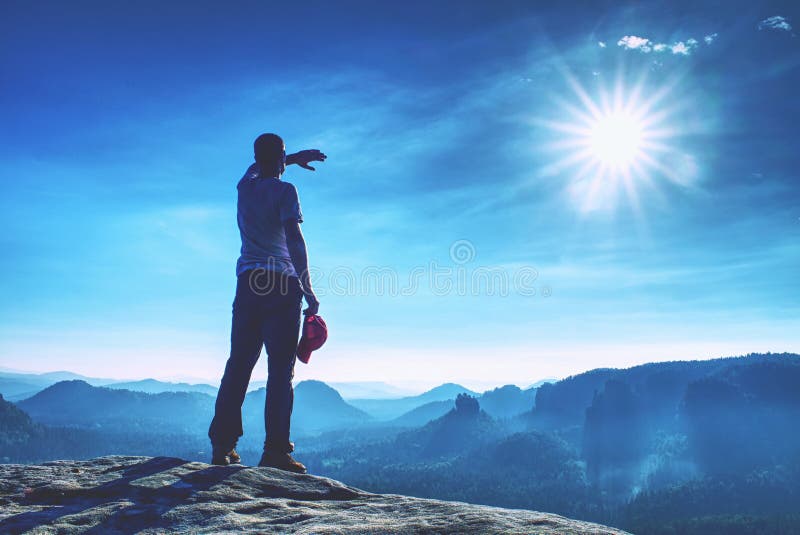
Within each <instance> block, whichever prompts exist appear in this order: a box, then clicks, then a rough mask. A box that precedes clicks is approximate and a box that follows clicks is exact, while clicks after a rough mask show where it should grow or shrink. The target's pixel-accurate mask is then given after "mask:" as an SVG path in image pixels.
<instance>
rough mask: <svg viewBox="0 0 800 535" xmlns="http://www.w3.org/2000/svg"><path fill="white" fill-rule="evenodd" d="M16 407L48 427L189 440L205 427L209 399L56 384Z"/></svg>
mask: <svg viewBox="0 0 800 535" xmlns="http://www.w3.org/2000/svg"><path fill="white" fill-rule="evenodd" d="M17 405H18V406H19V407H20V408H21V409H22V410H24V411H25V412H27V413H28V414H29V415H30V416H31V417H32V418H33V419H34V420H35V421H36V422H40V423H43V424H47V425H59V426H78V427H89V428H106V429H110V430H117V431H120V430H125V431H131V430H134V429H140V430H142V431H144V430H147V431H158V430H165V431H166V430H169V431H170V432H181V433H188V434H194V433H196V432H197V430H198V429H203V428H207V427H208V422H209V421H210V420H211V416H212V413H213V407H214V405H213V398H212V397H210V396H208V395H206V394H200V393H197V392H164V393H160V394H146V393H143V392H132V391H130V390H115V389H112V388H105V387H96V386H92V385H90V384H89V383H87V382H85V381H79V380H74V381H61V382H59V383H56V384H54V385H52V386H49V387H47V388H45V389H44V390H42V391H41V392H39V393H37V394H36V395H34V396H33V397H30V398H28V399H24V400H22V401H20V402H18V403H17Z"/></svg>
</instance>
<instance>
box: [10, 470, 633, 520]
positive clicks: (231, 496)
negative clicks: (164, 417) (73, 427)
mask: <svg viewBox="0 0 800 535" xmlns="http://www.w3.org/2000/svg"><path fill="white" fill-rule="evenodd" d="M25 532H28V533H37V534H39V533H87V534H94V533H97V534H101V533H102V534H112V533H132V532H138V533H148V534H156V533H159V534H161V533H220V532H254V533H343V534H344V533H347V534H350V533H403V534H406V533H531V534H542V535H543V534H554V533H558V534H570V533H574V534H612V533H614V534H623V533H624V532H622V531H620V530H615V529H612V528H607V527H604V526H600V525H597V524H591V523H588V522H581V521H577V520H571V519H568V518H564V517H561V516H558V515H553V514H546V513H537V512H535V511H525V510H516V509H501V508H497V507H488V506H483V505H470V504H465V503H459V502H446V501H440V500H427V499H421V498H411V497H408V496H399V495H391V494H372V493H369V492H365V491H362V490H359V489H356V488H353V487H348V486H346V485H343V484H342V483H339V482H337V481H333V480H331V479H327V478H322V477H316V476H311V475H296V474H290V473H287V472H282V471H280V470H275V469H272V468H255V467H244V466H211V465H208V464H205V463H199V462H187V461H183V460H181V459H175V458H170V457H125V456H111V457H100V458H97V459H92V460H89V461H54V462H49V463H45V464H43V465H18V464H5V465H0V533H25Z"/></svg>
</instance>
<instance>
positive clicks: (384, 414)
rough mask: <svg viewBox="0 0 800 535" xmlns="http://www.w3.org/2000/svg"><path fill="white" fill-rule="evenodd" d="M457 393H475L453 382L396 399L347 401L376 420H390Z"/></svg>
mask: <svg viewBox="0 0 800 535" xmlns="http://www.w3.org/2000/svg"><path fill="white" fill-rule="evenodd" d="M458 394H469V395H473V396H474V395H477V394H476V393H475V392H473V391H471V390H469V389H467V388H465V387H463V386H461V385H458V384H455V383H445V384H442V385H439V386H437V387H435V388H432V389H431V390H428V391H427V392H423V393H422V394H419V395H416V396H406V397H402V398H398V399H351V400H348V402H349V403H350V404H351V405H353V406H354V407H357V408H359V409H361V410H362V411H364V412H366V413H367V414H369V415H370V416H372V417H373V418H375V419H377V420H392V419H394V418H398V417H400V416H402V415H403V414H405V413H407V412H408V411H410V410H412V409H415V408H417V407H420V406H422V405H425V404H426V403H430V402H432V401H446V400H453V399H455V398H456V396H458Z"/></svg>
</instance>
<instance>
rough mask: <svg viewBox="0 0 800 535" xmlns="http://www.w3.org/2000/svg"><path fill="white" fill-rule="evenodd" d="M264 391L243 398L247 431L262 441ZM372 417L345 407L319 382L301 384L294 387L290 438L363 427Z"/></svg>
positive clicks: (345, 403)
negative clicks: (253, 433)
mask: <svg viewBox="0 0 800 535" xmlns="http://www.w3.org/2000/svg"><path fill="white" fill-rule="evenodd" d="M266 395H267V389H266V388H259V389H258V390H256V391H254V392H249V393H248V394H247V395H246V396H245V400H244V404H243V406H242V418H243V421H244V424H243V425H244V426H245V428H246V429H249V430H251V433H252V432H253V431H254V430H259V433H258V434H257V436H258V437H259V440H261V441H263V429H264V404H265V402H266ZM370 420H371V417H370V416H369V415H368V414H366V413H365V412H364V411H362V410H360V409H357V408H356V407H353V406H352V405H350V404H348V403H347V402H346V401H345V400H344V399H342V396H340V395H339V393H338V392H337V391H336V390H335V389H333V388H331V387H330V386H328V385H327V384H325V383H323V382H322V381H314V380H311V381H301V382H300V383H298V384H297V385H296V386H295V387H294V409H293V411H292V436H295V437H296V436H301V435H302V434H303V433H319V432H321V431H324V430H330V429H336V428H342V427H345V428H346V427H352V426H358V425H362V424H365V423H367V422H369V421H370Z"/></svg>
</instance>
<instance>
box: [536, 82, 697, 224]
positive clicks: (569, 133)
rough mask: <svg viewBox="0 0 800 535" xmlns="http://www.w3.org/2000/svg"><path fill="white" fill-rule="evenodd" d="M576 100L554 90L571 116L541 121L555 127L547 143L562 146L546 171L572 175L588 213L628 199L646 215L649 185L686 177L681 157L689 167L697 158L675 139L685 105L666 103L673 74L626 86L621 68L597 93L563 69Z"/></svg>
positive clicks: (576, 197)
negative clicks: (675, 121) (676, 120)
mask: <svg viewBox="0 0 800 535" xmlns="http://www.w3.org/2000/svg"><path fill="white" fill-rule="evenodd" d="M565 77H566V81H567V84H568V86H569V87H570V88H571V89H572V92H573V93H574V96H575V97H576V99H575V100H574V101H569V100H568V99H566V98H565V97H564V96H563V95H560V96H558V97H556V98H555V99H554V100H555V101H556V106H555V108H554V109H556V110H558V111H560V112H561V114H562V117H566V119H563V118H562V119H560V120H555V119H547V120H546V119H539V120H537V121H536V123H537V124H539V125H540V126H544V127H545V128H547V129H549V130H550V131H551V132H552V133H553V134H554V139H553V140H552V141H551V142H549V143H546V144H545V146H544V148H545V150H549V151H553V152H555V153H560V155H559V156H557V157H556V158H555V159H554V161H553V162H552V163H551V164H550V165H548V166H546V167H545V169H544V170H543V174H544V175H548V176H557V175H563V174H567V173H568V174H569V179H570V181H569V186H568V188H569V192H570V196H571V197H572V199H573V201H574V203H575V205H576V206H577V207H578V209H579V210H581V211H583V212H589V211H593V210H596V209H612V208H614V206H615V205H616V203H617V202H618V200H622V201H625V202H627V204H628V205H629V207H630V208H631V210H632V212H633V213H634V214H635V215H636V216H637V218H638V217H641V216H642V212H643V207H642V198H643V193H644V192H643V191H641V189H642V187H644V188H645V191H648V190H653V189H656V190H657V189H658V188H657V185H656V178H657V177H664V178H665V179H666V180H668V181H670V182H674V183H677V184H685V183H686V180H685V179H684V178H682V177H681V176H679V175H680V171H679V170H678V169H676V168H675V166H674V165H672V162H673V157H675V156H676V155H678V156H681V157H682V158H683V161H685V162H686V164H685V165H686V166H687V167H690V166H692V165H693V159H691V157H688V158H687V157H686V155H683V154H682V153H680V154H679V153H678V152H677V149H676V147H675V145H674V143H673V142H674V141H675V138H676V137H677V136H678V134H679V131H678V130H677V128H675V127H674V126H673V125H671V124H670V119H671V118H672V117H673V116H675V115H676V114H677V113H678V111H679V108H680V104H672V105H669V106H665V105H663V103H666V102H668V101H669V99H668V97H669V95H670V94H671V92H672V90H673V89H674V88H675V85H676V83H677V82H676V81H675V80H672V81H668V82H667V83H664V84H663V85H662V86H661V87H659V88H657V89H651V88H649V87H648V84H647V73H646V72H645V73H642V74H641V75H640V76H639V77H638V79H636V80H635V83H633V84H631V85H630V86H629V87H626V85H625V73H624V72H623V71H622V70H621V69H620V70H619V71H618V72H617V74H616V76H615V77H614V81H613V84H612V87H611V89H610V90H605V89H603V88H602V87H601V88H600V89H599V90H598V91H597V92H596V95H595V96H594V97H592V96H591V95H590V93H589V91H588V90H587V89H586V88H585V87H584V86H582V85H581V84H580V83H579V82H578V80H577V79H576V78H575V76H573V75H572V74H570V73H565Z"/></svg>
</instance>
